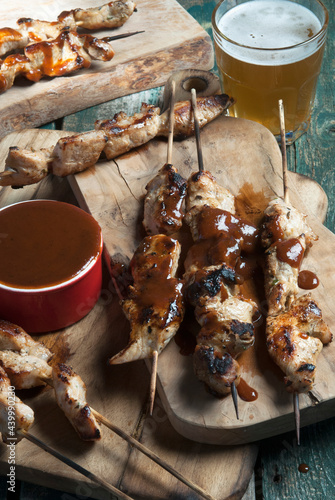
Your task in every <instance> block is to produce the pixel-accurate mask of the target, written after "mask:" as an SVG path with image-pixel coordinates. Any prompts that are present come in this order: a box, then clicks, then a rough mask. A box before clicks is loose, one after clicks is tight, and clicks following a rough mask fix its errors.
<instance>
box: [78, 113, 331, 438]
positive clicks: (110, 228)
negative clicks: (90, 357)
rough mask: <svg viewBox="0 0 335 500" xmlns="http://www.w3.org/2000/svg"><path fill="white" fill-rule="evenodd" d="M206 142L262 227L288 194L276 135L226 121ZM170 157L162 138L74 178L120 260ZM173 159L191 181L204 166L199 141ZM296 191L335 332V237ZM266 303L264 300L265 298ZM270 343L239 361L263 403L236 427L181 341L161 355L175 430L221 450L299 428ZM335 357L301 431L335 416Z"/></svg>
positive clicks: (226, 181)
mask: <svg viewBox="0 0 335 500" xmlns="http://www.w3.org/2000/svg"><path fill="white" fill-rule="evenodd" d="M202 144H203V155H204V158H205V168H206V166H207V168H209V169H210V171H211V172H212V173H213V174H214V175H215V176H216V177H217V179H218V181H219V182H220V183H222V184H223V185H224V186H225V187H227V188H228V189H229V190H231V191H232V192H233V193H234V194H235V195H236V196H237V198H238V206H239V209H240V211H242V214H245V215H246V216H249V217H250V218H252V220H253V221H255V222H257V223H259V222H260V220H261V218H262V213H263V210H264V209H265V207H266V206H267V204H268V202H269V201H270V200H271V199H272V198H273V197H274V196H281V195H282V190H283V188H282V175H281V169H282V167H281V155H280V151H279V148H278V145H277V143H276V141H275V139H274V137H273V136H272V135H271V134H270V133H269V132H268V131H267V129H265V128H264V127H262V126H260V125H258V124H256V123H253V122H250V121H246V120H237V119H234V118H227V117H221V118H220V119H218V120H215V121H214V122H212V123H211V124H210V125H208V126H207V127H206V128H205V129H204V130H203V132H202ZM165 158H166V142H164V141H158V140H157V141H153V142H151V143H150V144H149V145H147V146H145V147H143V148H140V149H139V150H138V151H135V152H131V153H129V154H127V155H124V156H123V157H121V158H119V159H117V160H115V161H113V162H110V163H107V164H106V163H105V164H103V165H97V166H96V167H95V168H93V169H91V170H89V171H86V172H83V173H81V174H79V175H76V176H75V178H74V179H73V183H72V186H73V187H74V189H75V193H76V194H77V197H78V199H79V202H80V204H81V205H82V206H87V207H88V209H89V210H90V211H91V212H92V214H93V215H94V216H95V217H96V218H97V220H98V221H99V222H100V223H101V225H102V229H103V233H104V234H105V242H106V245H107V247H108V250H109V252H110V255H111V257H112V260H123V259H124V257H125V256H126V257H131V255H132V253H133V251H134V249H135V247H136V246H137V244H138V243H139V241H140V239H141V238H142V237H143V231H142V230H141V218H142V196H143V194H144V188H145V185H146V183H147V182H148V180H149V179H150V178H152V176H153V175H154V173H155V172H156V171H157V170H158V169H159V168H160V167H161V166H162V165H163V163H164V162H165ZM173 162H174V164H175V165H176V166H177V167H178V170H179V171H180V173H181V174H182V175H183V176H184V177H186V178H187V177H188V176H189V175H190V173H191V172H192V171H194V170H196V169H197V154H196V145H195V139H194V138H191V139H188V140H186V141H183V142H181V143H176V144H175V150H174V158H173ZM289 189H290V199H291V202H292V204H293V205H294V206H296V207H297V208H298V209H300V210H301V211H303V212H304V213H306V214H308V215H309V222H310V224H311V226H312V227H313V229H314V230H315V232H316V234H318V235H319V241H318V242H317V243H316V244H315V246H314V247H313V249H312V251H311V252H310V255H309V256H308V257H307V258H306V259H305V261H304V263H303V268H305V269H310V270H312V271H314V272H315V273H316V274H317V276H318V277H319V279H320V285H319V287H318V288H317V289H316V290H315V291H313V296H314V297H315V299H316V300H318V301H319V303H320V305H321V308H322V310H323V314H324V318H325V319H326V321H327V322H328V324H329V326H330V328H331V329H333V330H335V315H334V309H333V303H334V295H335V292H334V288H333V285H332V281H333V274H334V271H335V268H334V258H333V255H334V252H335V236H334V235H333V234H332V233H331V232H330V231H329V230H327V229H326V228H325V227H324V226H323V225H322V224H321V223H320V222H319V220H317V219H316V218H315V216H314V215H313V213H311V206H310V197H309V196H308V195H309V194H310V196H311V195H312V193H310V192H309V191H308V192H307V193H306V194H305V195H304V196H302V195H301V192H300V186H299V183H297V182H296V177H293V178H291V184H290V187H289ZM111 193H113V194H111ZM185 239H186V240H187V236H186V235H185V234H183V233H182V234H181V241H182V242H183V241H185ZM320 255H322V258H320ZM259 300H260V301H261V300H263V299H262V295H260V297H259ZM125 340H126V337H125ZM263 346H264V332H263V333H261V332H259V333H258V335H257V336H256V345H255V347H254V348H253V349H251V350H249V351H247V352H246V353H244V354H243V356H242V357H241V358H239V359H240V361H241V365H242V372H243V375H242V376H243V378H244V379H245V380H246V382H247V383H248V384H249V385H250V386H251V387H252V388H253V389H255V390H256V391H257V392H258V399H257V401H255V402H253V403H250V402H245V401H242V400H241V401H240V402H239V407H240V419H239V420H238V421H237V420H236V418H235V412H234V408H233V403H232V399H231V398H225V399H216V398H215V397H213V396H212V395H211V394H209V393H208V392H207V391H206V390H205V389H204V387H203V385H202V384H201V383H200V382H199V381H198V380H197V379H196V378H195V376H194V374H193V367H192V358H191V356H182V355H181V354H180V353H179V347H178V345H177V344H176V342H171V343H170V344H169V345H168V347H167V348H166V349H165V350H164V352H163V353H162V355H161V356H160V358H159V390H160V396H161V398H162V401H163V404H164V407H165V409H166V411H167V413H168V416H169V419H170V421H171V423H172V425H173V426H174V427H175V429H176V430H177V431H178V432H179V433H180V434H182V435H183V436H185V437H187V438H190V439H192V440H195V441H200V442H206V443H215V444H218V443H220V444H238V443H246V442H251V441H256V440H259V439H262V438H265V437H268V436H272V435H275V434H280V433H282V432H284V431H288V430H290V429H294V427H295V423H294V418H293V406H292V396H291V395H289V394H288V393H287V392H286V390H285V388H284V384H283V380H282V378H283V377H282V374H281V372H280V370H279V369H277V367H276V366H274V364H273V363H272V362H271V360H270V359H269V357H268V355H267V352H266V350H265V349H264V347H263ZM115 352H116V351H113V352H112V353H111V354H114V353H115ZM334 356H335V344H334V345H333V344H331V345H330V346H328V347H326V348H324V349H323V352H322V355H321V356H320V358H319V359H318V363H317V364H318V371H317V377H316V384H315V387H314V389H313V394H312V396H310V395H302V396H301V397H300V406H301V421H302V425H307V424H310V423H312V422H317V421H319V420H322V419H325V418H327V417H329V416H330V415H332V414H333V411H334V408H335V385H334V384H332V383H331V380H332V372H333V368H332V364H333V361H334V359H335V358H334ZM171 366H173V370H172V369H171ZM115 370H117V368H116V367H115ZM316 403H318V404H317V405H316Z"/></svg>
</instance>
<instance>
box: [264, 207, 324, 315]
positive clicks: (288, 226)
mask: <svg viewBox="0 0 335 500" xmlns="http://www.w3.org/2000/svg"><path fill="white" fill-rule="evenodd" d="M261 239H262V245H263V247H264V248H265V249H266V251H265V271H264V274H265V293H266V297H267V302H268V314H269V315H273V314H277V313H279V312H280V311H284V310H285V308H287V307H290V305H291V304H292V302H293V301H294V299H295V297H296V296H297V294H298V291H299V288H298V274H299V268H300V264H301V262H302V259H303V257H304V255H305V254H306V252H307V251H308V249H309V248H310V247H311V246H312V244H313V242H314V241H316V240H317V239H318V238H317V236H316V235H315V234H314V233H313V230H312V229H311V228H310V227H309V226H308V224H307V222H306V216H305V215H303V214H302V213H301V212H299V211H298V210H296V209H295V208H293V207H291V206H289V205H288V204H287V203H285V202H284V201H283V200H281V199H275V200H273V201H271V202H270V204H269V205H268V207H267V209H266V210H265V217H264V223H263V227H262V233H261Z"/></svg>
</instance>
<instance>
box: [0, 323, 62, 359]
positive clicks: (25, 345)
mask: <svg viewBox="0 0 335 500" xmlns="http://www.w3.org/2000/svg"><path fill="white" fill-rule="evenodd" d="M0 350H1V351H3V350H10V351H17V352H19V353H20V354H23V355H30V356H36V357H37V358H40V359H42V360H44V361H49V359H51V357H52V356H53V354H52V353H51V352H50V351H49V349H47V348H46V347H45V346H44V345H43V344H42V343H41V342H36V341H35V340H33V339H32V338H31V336H30V335H28V333H26V332H25V331H24V330H23V328H21V327H20V326H17V325H14V324H13V323H10V322H9V321H5V320H0Z"/></svg>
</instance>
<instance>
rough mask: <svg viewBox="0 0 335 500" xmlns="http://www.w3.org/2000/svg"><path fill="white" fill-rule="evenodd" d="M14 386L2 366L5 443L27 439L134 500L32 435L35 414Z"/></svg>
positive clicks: (0, 426)
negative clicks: (19, 396)
mask: <svg viewBox="0 0 335 500" xmlns="http://www.w3.org/2000/svg"><path fill="white" fill-rule="evenodd" d="M31 340H32V339H31ZM19 356H21V357H25V356H24V355H23V354H19ZM12 384H13V382H12V381H11V380H10V379H9V377H8V375H7V373H6V371H5V370H4V368H2V366H0V432H1V435H2V441H3V442H4V443H6V444H7V445H13V444H15V446H16V445H17V443H18V442H19V441H21V439H23V438H26V439H28V440H29V441H31V442H33V443H34V444H35V445H37V446H39V447H40V448H41V449H43V450H45V451H47V452H48V453H50V454H51V455H53V456H55V457H56V458H58V459H59V460H61V461H62V462H64V463H66V464H67V465H69V466H70V467H72V468H73V469H75V470H77V471H78V472H80V473H81V474H83V475H84V476H86V477H88V478H90V479H92V480H93V481H95V482H96V483H98V484H99V485H100V486H103V488H105V489H106V490H107V491H109V492H111V493H114V494H117V496H118V498H123V499H124V500H132V499H131V497H129V496H128V495H125V494H124V493H123V492H121V491H119V490H118V489H117V488H115V487H114V486H112V485H110V484H108V483H107V482H106V481H104V480H102V479H100V478H99V477H98V476H96V475H95V474H92V473H91V472H89V471H88V470H86V469H84V468H83V467H81V466H80V465H78V464H77V463H76V462H73V461H72V460H70V459H68V458H67V457H65V456H64V455H62V454H61V453H59V452H57V451H56V450H53V449H52V448H50V447H49V446H48V445H46V444H45V443H43V442H42V441H40V440H39V439H37V438H36V437H34V436H33V435H31V434H30V433H29V432H28V429H29V428H30V427H31V426H32V424H33V422H34V412H33V410H32V409H31V408H30V407H29V406H27V405H25V404H24V403H22V401H21V400H20V399H19V398H18V397H17V396H15V394H14V391H13V385H12Z"/></svg>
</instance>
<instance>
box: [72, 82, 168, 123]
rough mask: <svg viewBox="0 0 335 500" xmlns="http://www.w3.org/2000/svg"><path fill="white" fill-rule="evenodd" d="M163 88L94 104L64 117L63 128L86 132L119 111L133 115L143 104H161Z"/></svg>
mask: <svg viewBox="0 0 335 500" xmlns="http://www.w3.org/2000/svg"><path fill="white" fill-rule="evenodd" d="M162 93H163V88H162V87H157V88H155V89H152V90H144V91H143V92H139V93H137V94H132V95H129V96H124V97H119V98H118V99H114V100H112V101H109V102H105V103H103V104H99V105H98V106H93V107H91V108H88V109H84V110H83V111H79V112H78V113H75V114H72V115H69V116H66V117H65V118H64V119H63V125H62V128H63V130H73V131H76V132H86V131H88V130H93V129H94V122H95V121H96V120H106V119H111V118H113V116H114V115H115V114H116V113H118V112H119V111H124V112H125V113H127V114H128V115H132V114H134V113H137V112H138V111H140V108H141V104H142V103H143V102H145V103H146V104H154V105H161V102H162Z"/></svg>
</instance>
